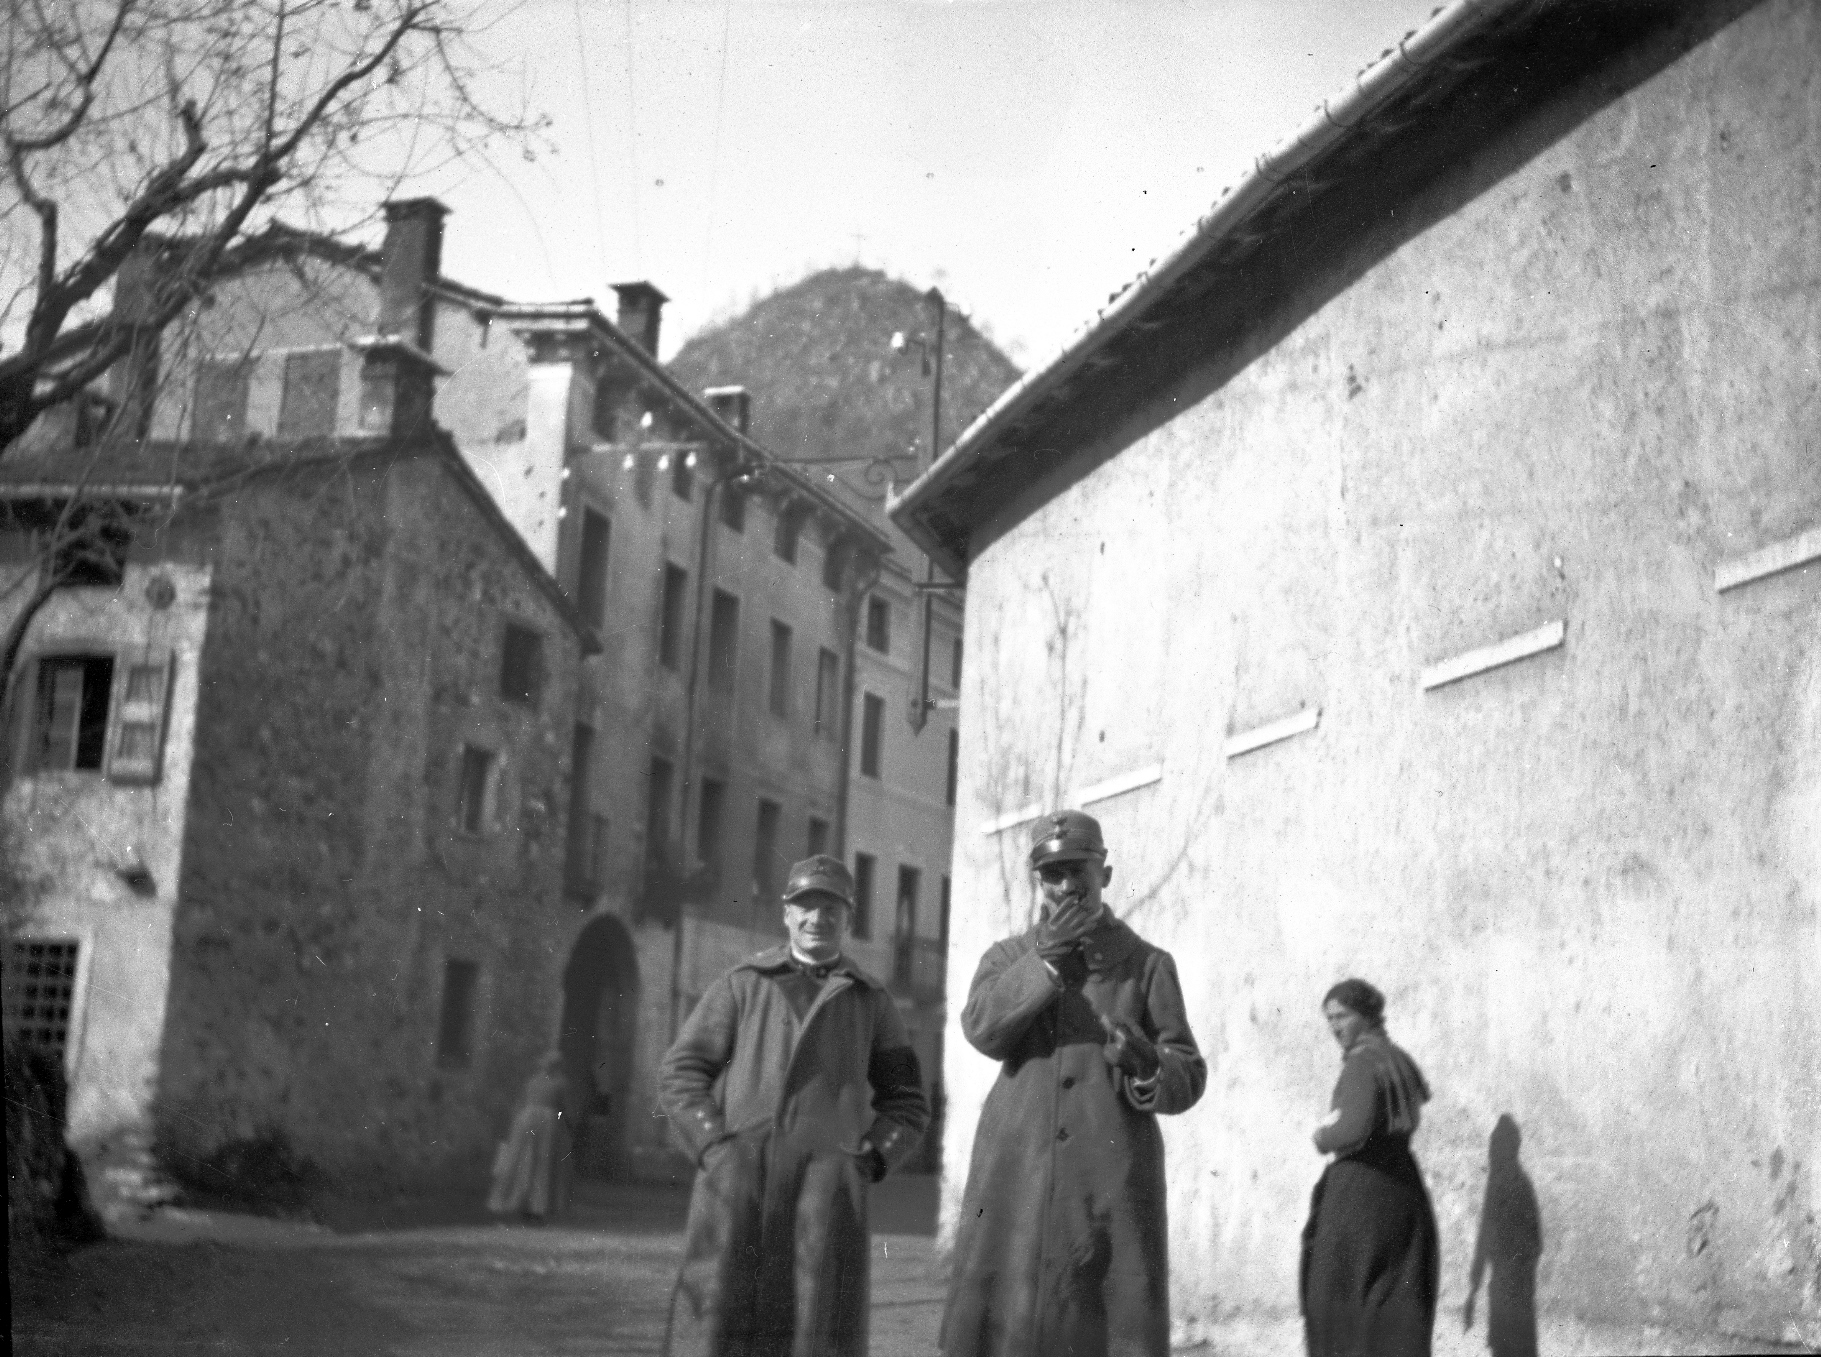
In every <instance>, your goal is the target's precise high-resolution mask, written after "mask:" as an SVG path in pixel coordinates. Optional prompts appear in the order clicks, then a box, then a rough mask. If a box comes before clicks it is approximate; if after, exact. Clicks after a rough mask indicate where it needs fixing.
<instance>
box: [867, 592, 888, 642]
mask: <svg viewBox="0 0 1821 1357" xmlns="http://www.w3.org/2000/svg"><path fill="white" fill-rule="evenodd" d="M866 644H867V646H868V647H869V648H871V649H873V650H876V651H878V652H879V653H880V654H881V655H888V654H890V653H891V648H892V605H891V604H890V603H889V602H887V601H886V600H885V599H882V598H878V597H876V596H875V597H873V598H869V599H867V600H866Z"/></svg>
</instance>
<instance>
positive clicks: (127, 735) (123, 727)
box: [107, 652, 175, 782]
mask: <svg viewBox="0 0 1821 1357" xmlns="http://www.w3.org/2000/svg"><path fill="white" fill-rule="evenodd" d="M174 664H175V657H174V656H172V655H171V654H169V653H168V652H167V653H166V654H164V655H163V656H160V657H157V658H153V659H141V660H127V661H125V666H126V681H125V682H124V683H123V684H121V685H120V692H119V694H118V696H117V697H116V698H115V700H114V720H113V727H114V733H113V740H112V743H111V745H110V748H109V751H108V760H107V775H108V778H109V780H110V781H113V782H156V781H157V780H158V765H159V760H160V757H161V755H162V754H163V752H164V726H165V714H166V712H167V711H169V709H170V693H171V670H172V668H173V667H174Z"/></svg>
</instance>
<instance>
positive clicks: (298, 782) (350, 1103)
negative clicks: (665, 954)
mask: <svg viewBox="0 0 1821 1357" xmlns="http://www.w3.org/2000/svg"><path fill="white" fill-rule="evenodd" d="M454 475H455V473H454V472H453V471H452V470H451V469H450V468H449V467H448V466H445V465H441V464H439V463H438V461H437V460H436V459H435V458H432V457H424V458H420V459H416V460H404V461H399V462H396V463H392V464H390V465H385V464H381V465H371V464H368V465H350V466H345V467H337V468H335V469H332V470H330V471H326V472H324V471H317V472H310V473H307V474H306V473H301V472H300V473H292V474H289V475H286V476H283V477H276V478H265V479H261V480H258V481H256V482H254V483H252V484H251V485H249V487H248V488H247V489H246V490H245V491H244V492H242V493H241V494H239V495H238V496H236V497H235V499H234V500H233V501H232V502H231V503H230V504H229V505H227V506H226V507H225V508H224V510H223V533H222V537H221V541H220V544H219V555H218V559H217V575H216V581H217V583H216V600H217V601H216V615H215V619H214V620H215V623H216V629H215V630H214V631H213V632H212V634H211V639H210V644H209V647H208V649H207V651H206V653H205V656H204V663H203V682H204V693H203V704H202V710H203V715H202V718H201V720H200V722H199V732H198V739H197V750H196V774H195V795H194V799H193V803H192V809H191V814H190V820H189V836H188V843H187V845H186V871H185V880H184V885H183V890H182V900H181V904H180V906H179V911H178V918H177V926H176V933H177V937H176V948H175V960H174V968H173V969H174V974H173V981H172V994H171V1003H170V1015H169V1020H168V1022H167V1026H166V1036H165V1051H164V1060H163V1073H162V1082H161V1086H160V1108H159V1110H160V1130H161V1134H162V1136H163V1139H164V1141H165V1143H166V1145H167V1147H168V1148H169V1149H170V1150H172V1151H173V1152H175V1153H179V1154H192V1155H194V1154H204V1153H207V1152H208V1151H209V1150H211V1149H212V1148H214V1147H215V1146H218V1145H219V1144H221V1143H222V1142H224V1141H228V1140H232V1139H235V1138H240V1137H246V1136H249V1135H252V1134H255V1133H256V1132H258V1131H259V1130H260V1129H262V1128H263V1127H266V1126H273V1127H277V1128H279V1129H281V1130H282V1131H283V1132H284V1133H285V1134H286V1135H287V1136H288V1137H289V1138H290V1139H291V1140H292V1141H293V1143H294V1144H295V1145H296V1146H297V1147H298V1148H299V1149H300V1150H301V1151H302V1152H304V1153H306V1154H308V1155H310V1156H311V1157H312V1158H314V1159H316V1160H317V1161H318V1162H320V1163H322V1164H323V1165H324V1166H326V1167H328V1168H329V1169H331V1170H332V1171H338V1172H342V1173H351V1174H362V1173H366V1174H380V1175H384V1176H388V1177H394V1178H402V1179H409V1178H414V1177H419V1176H422V1175H425V1174H428V1173H432V1172H436V1171H438V1170H441V1169H445V1168H448V1167H451V1166H455V1165H462V1166H469V1167H472V1166H473V1165H474V1164H475V1163H476V1162H477V1161H479V1160H480V1159H481V1158H482V1157H483V1156H484V1154H485V1152H486V1151H487V1149H488V1148H489V1147H490V1145H491V1143H492V1141H493V1139H494V1137H495V1136H497V1134H498V1133H499V1132H500V1131H501V1130H503V1128H504V1125H505V1122H506V1119H507V1117H508V1115H509V1111H510V1107H511V1105H512V1103H513V1100H514V1099H515V1098H516V1096H517V1093H518V1091H519V1087H520V1085H521V1084H522V1082H523V1079H524V1078H525V1076H526V1072H527V1070H528V1067H529V1066H530V1064H531V1062H532V1061H533V1060H534V1058H535V1057H536V1055H537V1054H539V1052H540V1051H541V1050H542V1049H544V1048H546V1047H547V1046H548V1045H549V1044H550V1042H551V1040H552V1038H553V1036H554V1028H555V1021H556V991H557V983H558V981H557V977H558V976H560V970H561V958H560V955H559V952H560V938H561V935H562V934H563V933H564V929H563V928H562V927H561V922H562V921H561V920H560V918H559V911H560V910H561V908H562V901H561V895H560V872H561V850H562V826H563V814H564V809H565V804H566V783H565V779H566V774H567V769H566V767H565V764H566V761H567V758H568V748H569V732H570V725H571V719H572V718H571V710H572V702H573V683H574V674H575V670H576V664H577V661H578V655H577V643H576V641H575V638H574V636H573V635H572V633H570V632H569V631H568V629H567V627H566V625H564V624H563V623H562V622H561V621H560V620H559V619H558V617H557V615H556V612H555V609H554V607H553V606H552V604H551V602H550V600H549V599H548V597H547V596H546V595H544V594H543V593H542V592H540V591H539V590H538V589H537V588H536V587H535V586H534V585H533V583H532V578H531V576H530V575H529V574H528V573H527V570H526V568H525V566H524V564H523V563H522V562H521V560H520V559H519V558H518V557H517V556H515V555H513V554H511V553H509V552H508V551H507V550H506V549H505V544H504V539H503V538H502V537H501V535H500V534H499V532H498V531H497V529H496V528H495V526H494V525H493V524H492V523H490V522H487V521H485V520H483V518H482V516H481V515H480V513H479V512H478V510H477V509H476V507H475V505H474V503H473V501H472V500H470V499H469V498H468V497H467V495H466V494H465V493H464V492H463V491H462V490H461V489H460V488H459V487H458V485H457V484H456V481H455V479H454ZM507 618H512V619H514V620H518V621H521V622H524V623H527V624H529V625H532V626H534V627H536V628H537V629H538V630H540V631H541V632H542V633H543V635H544V638H545V660H546V663H545V668H546V672H547V674H548V675H549V677H548V679H547V681H546V683H545V686H544V691H543V693H542V695H541V700H540V701H539V703H538V704H537V706H536V707H535V708H534V709H533V708H526V707H522V706H520V705H519V704H515V703H508V702H506V701H503V700H502V699H501V696H500V655H501V651H500V647H501V636H502V631H503V626H504V621H505V619H507ZM463 744H474V745H476V746H479V747H485V748H488V749H490V750H492V751H493V752H494V753H495V754H496V756H497V765H496V766H497V774H496V778H495V787H494V791H493V793H492V795H491V797H490V806H489V811H488V817H487V819H488V824H487V827H486V830H485V832H484V833H482V834H481V835H478V836H473V837H468V836H463V835H461V834H460V833H458V831H457V828H456V824H455V816H456V798H457V784H458V779H459V769H460V764H461V747H462V745H463ZM452 959H454V960H466V961H472V962H474V963H476V964H477V965H478V967H479V983H478V986H477V989H476V992H475V1001H474V1006H473V1012H472V1016H471V1023H472V1028H471V1030H472V1042H471V1048H472V1049H471V1052H470V1054H469V1055H468V1056H467V1058H466V1059H464V1060H450V1059H448V1058H447V1053H446V1052H445V1053H443V1054H444V1058H443V1059H442V1060H441V1062H440V1063H439V1052H438V1024H439V1010H440V1005H441V1004H442V1001H443V996H442V989H443V980H444V974H445V970H444V967H445V963H446V962H447V961H449V960H452Z"/></svg>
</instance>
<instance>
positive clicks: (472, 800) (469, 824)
mask: <svg viewBox="0 0 1821 1357" xmlns="http://www.w3.org/2000/svg"><path fill="white" fill-rule="evenodd" d="M476 756H478V759H477V757H476ZM457 757H458V762H457V765H456V776H455V832H456V833H457V834H459V835H460V836H461V837H462V838H465V839H484V838H487V837H488V836H489V835H490V834H492V833H493V831H494V829H495V828H496V825H495V820H496V812H497V810H498V800H499V791H498V784H499V766H500V756H499V751H498V750H496V749H490V748H488V747H487V746H486V745H480V744H475V743H473V742H472V741H470V740H464V741H462V746H461V752H460V754H459V755H458V756H457ZM477 770H478V780H474V779H472V778H471V774H473V773H475V772H476V771H477Z"/></svg>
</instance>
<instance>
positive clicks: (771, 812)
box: [752, 800, 784, 905]
mask: <svg viewBox="0 0 1821 1357" xmlns="http://www.w3.org/2000/svg"><path fill="white" fill-rule="evenodd" d="M783 814H784V808H783V807H782V806H780V805H779V804H778V803H777V802H776V801H765V800H761V801H760V802H759V817H758V823H757V825H756V827H755V828H754V830H753V836H752V881H753V889H754V891H755V892H757V895H758V900H759V903H760V904H761V905H764V904H769V903H771V902H772V901H773V900H774V899H775V898H776V897H777V893H778V889H779V887H778V870H777V869H778V821H779V820H780V819H781V818H783Z"/></svg>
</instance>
